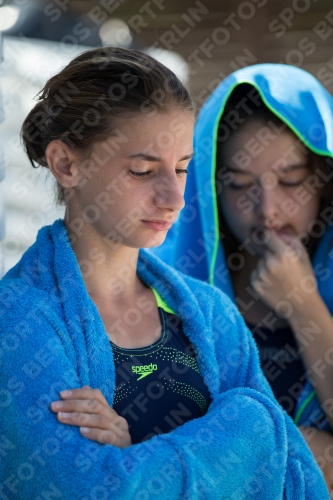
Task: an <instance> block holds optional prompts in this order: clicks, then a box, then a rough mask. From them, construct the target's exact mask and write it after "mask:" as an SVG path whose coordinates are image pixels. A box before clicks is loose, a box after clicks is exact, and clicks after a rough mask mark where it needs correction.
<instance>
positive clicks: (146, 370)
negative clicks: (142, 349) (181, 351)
mask: <svg viewBox="0 0 333 500" xmlns="http://www.w3.org/2000/svg"><path fill="white" fill-rule="evenodd" d="M156 370H157V365H155V364H154V363H150V365H139V366H132V372H133V373H136V374H137V375H140V377H139V378H138V379H137V380H141V379H142V378H144V377H147V375H151V374H152V373H153V372H154V371H156Z"/></svg>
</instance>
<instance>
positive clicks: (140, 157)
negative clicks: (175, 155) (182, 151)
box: [126, 151, 194, 162]
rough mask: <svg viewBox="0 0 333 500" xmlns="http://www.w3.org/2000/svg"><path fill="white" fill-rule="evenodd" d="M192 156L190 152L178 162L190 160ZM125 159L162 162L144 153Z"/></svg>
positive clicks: (156, 157)
mask: <svg viewBox="0 0 333 500" xmlns="http://www.w3.org/2000/svg"><path fill="white" fill-rule="evenodd" d="M193 155H194V151H192V152H191V153H189V154H187V155H185V156H183V157H182V158H180V160H178V161H185V160H190V159H191V158H192V156H193ZM126 158H131V159H135V160H144V161H155V162H157V161H162V158H160V157H159V156H154V155H149V154H146V153H137V154H134V155H130V156H126Z"/></svg>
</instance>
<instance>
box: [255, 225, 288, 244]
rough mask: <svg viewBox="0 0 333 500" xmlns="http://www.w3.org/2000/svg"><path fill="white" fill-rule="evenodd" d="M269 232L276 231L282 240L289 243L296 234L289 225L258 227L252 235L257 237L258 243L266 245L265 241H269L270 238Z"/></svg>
mask: <svg viewBox="0 0 333 500" xmlns="http://www.w3.org/2000/svg"><path fill="white" fill-rule="evenodd" d="M269 231H274V232H275V233H276V234H277V235H278V236H279V237H280V238H282V239H283V240H285V241H289V240H290V238H291V237H292V236H293V234H294V233H293V231H292V229H291V228H290V227H289V226H288V225H285V226H280V225H279V226H277V225H276V226H275V227H266V226H259V227H256V228H255V229H254V230H253V231H252V235H253V236H255V238H256V239H257V240H258V242H260V243H262V244H264V243H265V241H267V238H268V237H269Z"/></svg>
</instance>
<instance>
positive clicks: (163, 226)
mask: <svg viewBox="0 0 333 500" xmlns="http://www.w3.org/2000/svg"><path fill="white" fill-rule="evenodd" d="M142 222H143V224H144V225H145V226H146V227H147V228H148V229H151V230H152V231H167V230H168V229H170V227H171V226H172V224H173V223H174V220H172V221H165V220H143V221H142Z"/></svg>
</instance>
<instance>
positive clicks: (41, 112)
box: [21, 47, 195, 204]
mask: <svg viewBox="0 0 333 500" xmlns="http://www.w3.org/2000/svg"><path fill="white" fill-rule="evenodd" d="M36 97H37V99H38V101H39V102H38V103H37V104H36V105H35V107H34V108H33V109H32V110H31V111H30V113H29V114H28V116H27V117H26V119H25V120H24V122H23V125H22V129H21V137H22V140H23V146H24V149H25V151H26V153H27V155H28V158H29V160H30V163H31V165H32V166H33V167H34V168H36V167H38V166H43V167H47V168H48V164H47V161H46V156H45V151H46V148H47V146H48V144H49V143H50V142H51V141H52V140H56V139H58V140H61V141H63V142H64V143H66V144H67V145H68V146H69V147H71V148H72V149H73V151H75V152H76V153H78V154H81V155H88V154H89V152H90V151H91V149H92V147H93V144H94V143H95V142H99V141H103V140H106V139H107V138H109V137H110V136H111V135H112V133H113V132H114V129H115V120H116V118H117V117H119V116H126V115H127V116H132V115H133V114H135V113H139V112H142V113H148V112H156V111H158V112H167V111H168V110H170V109H173V108H179V109H180V110H183V111H187V112H188V113H190V114H191V115H193V116H194V115H195V105H194V99H193V97H192V96H191V94H190V92H189V91H188V90H187V89H186V87H185V86H184V85H183V84H182V83H181V81H180V80H179V79H178V78H177V76H176V75H175V74H174V73H173V72H172V71H171V70H170V69H168V68H167V67H166V66H164V65H163V64H162V63H160V62H158V61H157V60H155V59H154V58H152V57H151V56H149V55H148V54H145V53H143V52H140V51H136V50H128V49H122V48H118V47H117V48H115V47H103V48H96V49H92V50H88V51H86V52H84V53H82V54H80V55H79V56H78V57H76V58H75V59H73V60H72V61H71V62H70V63H69V64H68V65H67V66H66V67H65V68H64V69H63V70H62V71H60V73H58V74H57V75H55V76H53V77H52V78H50V79H49V80H48V81H47V82H46V84H45V86H44V88H43V89H42V90H41V91H40V92H39V93H38V94H37V96H36ZM65 201H66V200H65V190H64V188H63V187H62V186H61V185H60V184H59V183H57V196H56V202H57V203H58V204H65Z"/></svg>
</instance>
